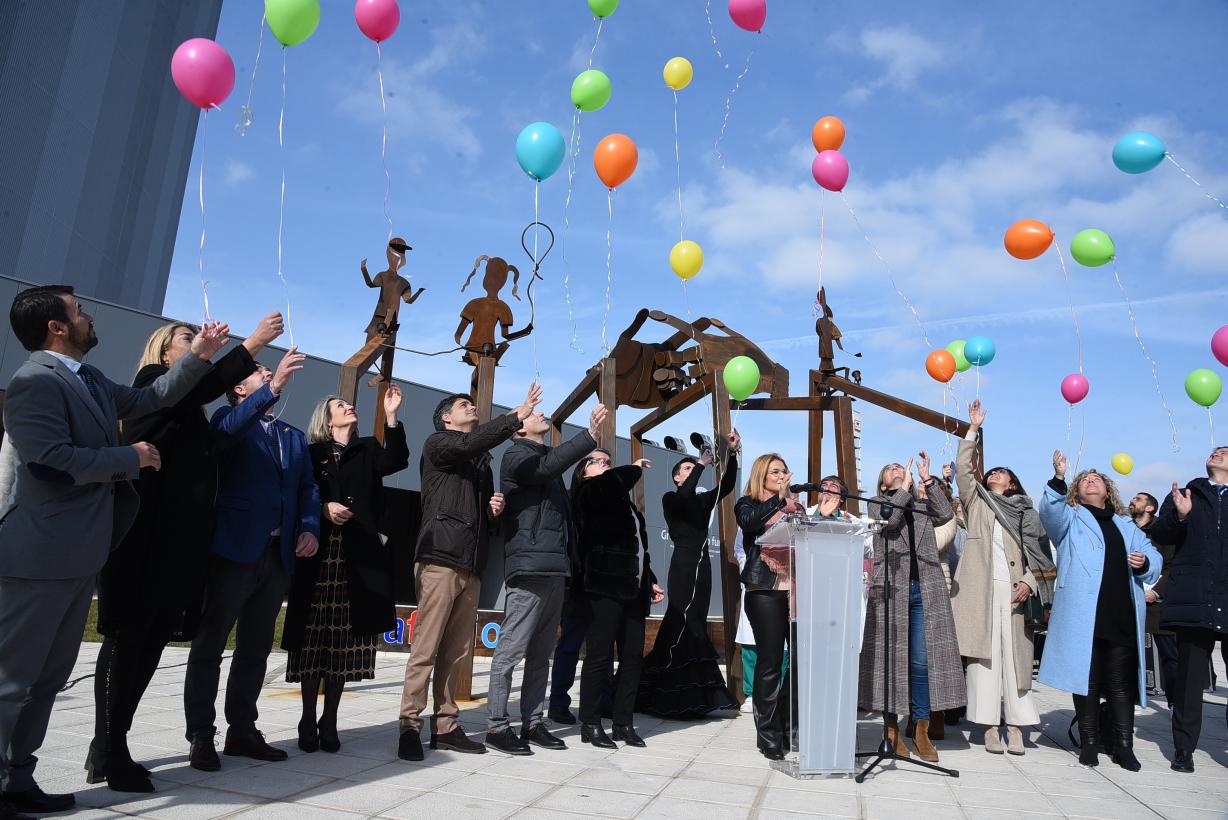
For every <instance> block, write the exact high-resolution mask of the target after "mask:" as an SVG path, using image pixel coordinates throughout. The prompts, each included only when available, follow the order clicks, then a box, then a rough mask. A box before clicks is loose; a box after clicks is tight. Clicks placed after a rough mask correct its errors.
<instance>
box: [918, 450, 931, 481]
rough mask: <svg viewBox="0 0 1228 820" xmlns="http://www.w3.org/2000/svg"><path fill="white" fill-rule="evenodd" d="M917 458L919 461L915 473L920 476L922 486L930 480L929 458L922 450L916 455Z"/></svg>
mask: <svg viewBox="0 0 1228 820" xmlns="http://www.w3.org/2000/svg"><path fill="white" fill-rule="evenodd" d="M917 456H918V457H919V458H920V459H921V461H920V462H918V464H917V473H918V475H920V476H921V483H922V484H924V483H925V482H927V481H929V480H930V457H929V454H927V453H926V452H925V451H924V450H922V451H921V452H919V453H917Z"/></svg>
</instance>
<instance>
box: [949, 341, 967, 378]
mask: <svg viewBox="0 0 1228 820" xmlns="http://www.w3.org/2000/svg"><path fill="white" fill-rule="evenodd" d="M967 344H968V343H967V342H965V341H964V340H963V339H956V340H955V341H953V342H951V343H950V344H949V345H947V352H948V353H950V354H951V355H952V356H954V357H955V369H956V370H958V371H959V372H960V373H964V372H966V371H968V370H970V369H972V362H970V361H968V357H967V356H966V355H964V347H965V346H967Z"/></svg>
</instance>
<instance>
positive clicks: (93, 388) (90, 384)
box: [77, 364, 103, 410]
mask: <svg viewBox="0 0 1228 820" xmlns="http://www.w3.org/2000/svg"><path fill="white" fill-rule="evenodd" d="M77 375H79V376H80V377H81V381H83V382H85V389H86V390H89V391H90V395H91V396H93V398H94V404H97V405H98V409H99V410H101V409H103V405H102V397H101V395H100V394H99V392H98V383H97V382H96V381H94V374H93V373H91V372H90V368H89V365H84V364H83V365H81V367H80V368H79V369H78V370H77Z"/></svg>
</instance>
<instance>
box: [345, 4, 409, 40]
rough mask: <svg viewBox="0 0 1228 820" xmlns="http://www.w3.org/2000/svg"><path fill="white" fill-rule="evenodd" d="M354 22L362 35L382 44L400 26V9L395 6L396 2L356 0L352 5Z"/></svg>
mask: <svg viewBox="0 0 1228 820" xmlns="http://www.w3.org/2000/svg"><path fill="white" fill-rule="evenodd" d="M354 21H355V22H356V23H358V28H359V29H361V30H362V33H363V34H365V35H367V36H368V37H370V38H371V39H372V40H374V41H375V42H377V43H382V42H384V41H385V40H387V39H388V38H389V37H391V36H392V34H393V32H395V31H396V30H397V26H398V25H400V23H401V9H400V7H399V6H397V0H357V2H355V3H354Z"/></svg>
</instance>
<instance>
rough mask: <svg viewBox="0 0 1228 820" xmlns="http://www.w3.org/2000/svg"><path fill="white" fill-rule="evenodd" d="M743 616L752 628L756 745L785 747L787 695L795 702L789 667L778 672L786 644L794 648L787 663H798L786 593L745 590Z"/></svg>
mask: <svg viewBox="0 0 1228 820" xmlns="http://www.w3.org/2000/svg"><path fill="white" fill-rule="evenodd" d="M745 606H746V619H747V620H748V621H750V626H751V629H752V630H754V632H755V651H756V652H757V653H758V658H757V659H756V661H755V680H754V683H753V686H752V689H751V700H752V701H753V703H754V706H755V732H756V734H757V735H758V742H757V745H758V747H759V749H760V750H761V751H762V750H773V751H775V750H778V749H779V750H787V749H788V748H789V745H788V744H789V732H790V730H791V728H792V727H791V723H792V721H791V719H790V696H793V697H794V700H793V702H796V699H795V698H796V691H795V689H796V683H795V682H796V680H797V676H796V675H794V674H793V671H792V668H790V670H789V671H788V672H785V673H784V675H783V679H782V675H781V666H782V665H783V664H784V658H785V644H786V643H788V644H789V646H790V648H791V649H793V653H792V657H791V658H790V664H789V665H790V667H792V666H793V665H794V664H796V663H797V654H796V647H795V646H794V644H793V640H792V638H791V636H790V634H789V593H787V592H777V591H775V590H747V592H746V596H745Z"/></svg>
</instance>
